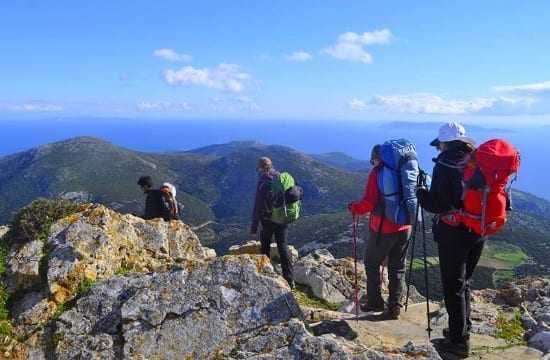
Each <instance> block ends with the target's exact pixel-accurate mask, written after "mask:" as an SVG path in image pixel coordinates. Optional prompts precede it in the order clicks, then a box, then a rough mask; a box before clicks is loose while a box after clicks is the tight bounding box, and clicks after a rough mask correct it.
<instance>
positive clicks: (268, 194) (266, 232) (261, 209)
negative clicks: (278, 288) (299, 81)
mask: <svg viewBox="0 0 550 360" xmlns="http://www.w3.org/2000/svg"><path fill="white" fill-rule="evenodd" d="M257 171H258V184H257V186H256V196H255V200H254V210H253V211H252V226H251V227H250V234H251V235H256V233H257V232H258V227H260V226H261V227H260V229H261V230H260V242H261V246H262V253H263V254H265V255H266V256H267V257H270V251H271V239H272V237H273V235H275V241H276V242H277V249H278V250H279V257H280V259H281V267H282V270H283V277H284V278H285V279H286V281H287V282H288V284H289V286H290V287H291V288H293V287H294V280H293V277H292V263H291V261H290V252H289V250H288V244H287V233H288V226H287V225H286V224H277V223H274V222H273V221H272V220H271V219H272V218H271V216H272V212H273V201H274V199H273V191H272V183H273V181H274V180H276V179H277V178H278V177H279V176H280V173H279V172H278V171H277V170H275V169H274V168H273V162H272V161H271V159H270V158H267V157H262V158H260V159H259V160H258V167H257Z"/></svg>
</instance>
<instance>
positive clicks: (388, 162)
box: [378, 139, 419, 225]
mask: <svg viewBox="0 0 550 360" xmlns="http://www.w3.org/2000/svg"><path fill="white" fill-rule="evenodd" d="M380 160H381V162H382V166H381V167H380V172H379V175H378V189H379V191H380V194H381V196H382V201H381V203H382V204H381V205H380V206H379V207H378V212H379V213H380V214H381V215H382V214H383V216H384V217H385V218H386V219H389V220H390V221H392V222H393V223H395V224H398V225H406V224H413V223H414V221H415V219H414V217H415V214H416V205H417V201H418V200H417V199H416V185H417V181H418V174H419V169H418V159H417V156H416V148H415V146H414V144H413V143H412V142H410V141H409V140H406V139H399V140H389V141H386V142H385V143H384V144H382V145H381V146H380Z"/></svg>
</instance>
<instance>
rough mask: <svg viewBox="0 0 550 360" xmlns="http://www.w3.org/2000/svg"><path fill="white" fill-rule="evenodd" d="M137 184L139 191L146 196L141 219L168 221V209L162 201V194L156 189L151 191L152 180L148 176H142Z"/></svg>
mask: <svg viewBox="0 0 550 360" xmlns="http://www.w3.org/2000/svg"><path fill="white" fill-rule="evenodd" d="M137 183H138V185H139V186H140V187H141V190H143V193H144V194H145V195H147V197H146V198H145V213H144V214H143V218H144V219H145V220H150V219H156V218H163V219H164V220H169V217H170V210H169V207H168V206H167V203H166V201H165V200H164V197H163V195H162V192H161V191H160V190H158V189H153V185H154V184H153V179H152V178H151V177H150V176H142V177H140V178H139V180H138V182H137Z"/></svg>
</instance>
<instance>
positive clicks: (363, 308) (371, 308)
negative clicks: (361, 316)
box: [359, 303, 384, 312]
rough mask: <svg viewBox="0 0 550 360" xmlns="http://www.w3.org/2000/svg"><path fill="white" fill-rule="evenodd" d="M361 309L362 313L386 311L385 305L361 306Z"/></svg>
mask: <svg viewBox="0 0 550 360" xmlns="http://www.w3.org/2000/svg"><path fill="white" fill-rule="evenodd" d="M359 308H360V309H361V311H362V312H381V311H384V303H381V304H373V305H370V304H368V303H367V304H361V305H359Z"/></svg>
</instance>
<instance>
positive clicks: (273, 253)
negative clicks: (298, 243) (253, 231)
mask: <svg viewBox="0 0 550 360" xmlns="http://www.w3.org/2000/svg"><path fill="white" fill-rule="evenodd" d="M288 251H289V252H290V261H291V262H292V263H295V262H296V261H297V260H298V250H296V248H295V247H294V246H292V245H290V246H288ZM228 253H229V255H242V254H250V255H253V254H255V255H260V254H261V253H262V246H261V244H260V242H259V241H255V240H251V241H248V242H246V243H245V244H242V245H233V246H231V247H230V248H229V252H228ZM269 254H270V258H271V260H272V261H274V262H277V263H280V262H281V260H280V259H281V258H280V256H279V249H278V248H277V244H275V243H271V247H270V252H269Z"/></svg>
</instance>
